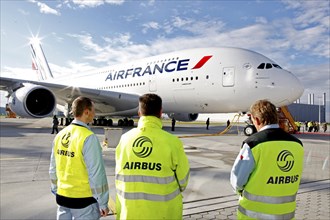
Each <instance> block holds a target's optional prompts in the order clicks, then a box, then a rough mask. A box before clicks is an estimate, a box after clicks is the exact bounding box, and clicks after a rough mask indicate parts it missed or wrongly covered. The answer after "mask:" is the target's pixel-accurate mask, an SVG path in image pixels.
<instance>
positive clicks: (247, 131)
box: [244, 125, 257, 136]
mask: <svg viewBox="0 0 330 220" xmlns="http://www.w3.org/2000/svg"><path fill="white" fill-rule="evenodd" d="M255 132H257V130H256V128H255V127H254V126H253V125H248V126H246V127H245V128H244V134H245V135H246V136H251V135H252V134H254V133H255Z"/></svg>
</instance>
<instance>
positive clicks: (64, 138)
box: [57, 132, 74, 157]
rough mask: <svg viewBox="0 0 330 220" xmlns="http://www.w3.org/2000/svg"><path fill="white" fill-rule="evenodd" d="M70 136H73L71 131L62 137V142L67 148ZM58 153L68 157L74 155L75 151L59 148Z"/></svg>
mask: <svg viewBox="0 0 330 220" xmlns="http://www.w3.org/2000/svg"><path fill="white" fill-rule="evenodd" d="M70 137H71V133H70V132H68V133H66V134H64V135H63V137H62V139H61V144H62V146H63V147H65V148H68V147H69V144H70ZM57 154H58V155H63V156H67V157H74V152H72V151H68V150H60V149H57Z"/></svg>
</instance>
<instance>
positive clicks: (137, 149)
mask: <svg viewBox="0 0 330 220" xmlns="http://www.w3.org/2000/svg"><path fill="white" fill-rule="evenodd" d="M152 149H153V145H152V142H151V140H150V139H149V138H148V137H146V136H141V137H138V138H137V139H136V140H135V141H134V142H133V145H132V151H133V153H134V154H135V155H136V156H137V157H139V158H146V157H148V156H149V155H150V154H151V153H152ZM123 169H142V170H157V171H160V170H161V169H162V164H161V163H152V162H128V161H127V162H126V163H125V166H124V168H123Z"/></svg>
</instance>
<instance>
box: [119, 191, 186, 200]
mask: <svg viewBox="0 0 330 220" xmlns="http://www.w3.org/2000/svg"><path fill="white" fill-rule="evenodd" d="M117 193H118V195H120V196H122V197H123V198H124V199H134V200H137V199H143V200H149V201H157V202H161V201H170V200H172V199H174V198H175V197H176V196H178V195H180V193H181V192H180V190H179V189H176V190H175V191H174V192H172V193H170V194H167V195H157V194H150V193H141V192H139V193H129V192H123V191H121V190H119V189H117Z"/></svg>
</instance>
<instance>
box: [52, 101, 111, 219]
mask: <svg viewBox="0 0 330 220" xmlns="http://www.w3.org/2000/svg"><path fill="white" fill-rule="evenodd" d="M72 113H73V115H74V120H73V121H72V123H71V124H70V125H69V126H67V127H66V128H64V129H62V130H61V131H60V132H59V133H58V134H57V135H56V137H55V139H54V142H53V151H52V154H51V159H50V167H49V175H50V180H51V190H52V192H53V193H54V194H55V195H56V203H57V204H58V209H57V219H91V220H93V219H100V217H101V216H102V217H105V216H107V214H108V212H109V209H108V199H109V190H108V182H107V177H106V173H105V168H104V161H103V158H102V149H101V145H100V141H99V139H98V137H97V136H96V135H95V134H94V133H93V132H92V131H91V129H90V128H89V126H88V125H87V124H88V123H90V122H92V121H93V118H94V116H95V108H94V103H93V102H92V101H91V100H90V99H89V98H85V97H78V98H77V99H75V100H74V101H73V103H72Z"/></svg>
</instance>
